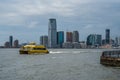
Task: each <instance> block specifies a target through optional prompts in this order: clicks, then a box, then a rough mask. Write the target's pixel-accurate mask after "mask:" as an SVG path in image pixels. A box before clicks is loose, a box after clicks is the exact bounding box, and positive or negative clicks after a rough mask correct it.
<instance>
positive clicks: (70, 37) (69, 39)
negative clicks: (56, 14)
mask: <svg viewBox="0 0 120 80" xmlns="http://www.w3.org/2000/svg"><path fill="white" fill-rule="evenodd" d="M72 36H73V34H72V32H66V42H72Z"/></svg>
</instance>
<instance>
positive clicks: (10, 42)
mask: <svg viewBox="0 0 120 80" xmlns="http://www.w3.org/2000/svg"><path fill="white" fill-rule="evenodd" d="M9 47H10V48H12V47H13V36H10V37H9Z"/></svg>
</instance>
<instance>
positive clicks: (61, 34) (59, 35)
mask: <svg viewBox="0 0 120 80" xmlns="http://www.w3.org/2000/svg"><path fill="white" fill-rule="evenodd" d="M63 43H64V31H59V32H57V44H58V45H59V46H60V47H61V48H62V44H63Z"/></svg>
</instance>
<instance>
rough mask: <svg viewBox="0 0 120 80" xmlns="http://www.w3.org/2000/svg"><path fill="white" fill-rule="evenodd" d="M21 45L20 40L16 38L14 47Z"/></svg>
mask: <svg viewBox="0 0 120 80" xmlns="http://www.w3.org/2000/svg"><path fill="white" fill-rule="evenodd" d="M18 47H19V41H18V40H15V41H14V48H18Z"/></svg>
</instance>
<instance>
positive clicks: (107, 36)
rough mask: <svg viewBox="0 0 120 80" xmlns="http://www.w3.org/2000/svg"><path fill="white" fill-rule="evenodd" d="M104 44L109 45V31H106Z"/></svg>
mask: <svg viewBox="0 0 120 80" xmlns="http://www.w3.org/2000/svg"><path fill="white" fill-rule="evenodd" d="M105 40H106V44H110V29H106V39H105Z"/></svg>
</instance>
